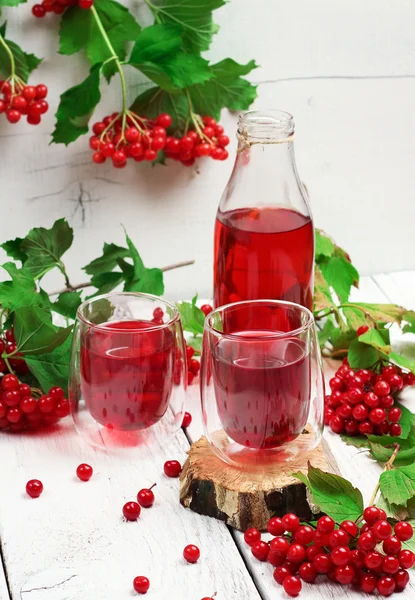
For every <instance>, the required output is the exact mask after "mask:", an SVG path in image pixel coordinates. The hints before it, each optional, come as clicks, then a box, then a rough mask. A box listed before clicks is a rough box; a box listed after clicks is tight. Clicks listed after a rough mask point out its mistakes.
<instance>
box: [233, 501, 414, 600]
mask: <svg viewBox="0 0 415 600" xmlns="http://www.w3.org/2000/svg"><path fill="white" fill-rule="evenodd" d="M363 518H364V520H365V524H364V525H363V526H361V527H360V528H359V526H358V525H357V524H356V523H355V522H354V521H343V522H342V523H340V525H339V526H338V528H336V524H335V522H334V520H333V519H332V518H331V517H329V516H324V517H321V518H320V519H319V520H318V521H317V527H316V529H313V528H312V527H311V526H310V525H301V524H300V520H299V519H298V517H297V516H296V515H294V514H292V513H289V514H286V515H285V516H283V517H282V518H279V517H273V518H272V519H270V520H269V522H268V532H269V533H270V534H271V535H272V536H275V537H273V539H272V540H271V541H270V542H269V543H267V542H265V541H263V540H261V534H260V532H259V531H258V529H254V528H251V529H248V530H247V531H246V532H245V535H244V539H245V542H246V543H247V544H248V545H249V546H251V552H252V554H253V555H254V556H255V558H257V559H258V560H261V561H268V562H269V563H271V565H272V566H273V567H275V570H274V579H275V581H276V582H277V583H279V584H282V585H283V587H284V590H285V591H286V593H287V594H288V595H289V596H298V594H299V593H300V591H301V587H302V583H301V580H302V581H305V582H307V583H314V582H315V581H316V579H317V577H318V575H326V576H327V578H328V579H329V580H330V581H337V582H338V583H340V584H342V585H348V584H353V585H354V586H355V587H357V588H358V589H360V590H362V591H363V592H366V593H372V592H374V591H375V590H377V591H378V592H379V593H380V594H382V595H383V596H390V595H391V594H392V593H393V592H394V591H395V590H396V591H401V590H403V589H404V588H405V587H406V585H407V584H408V582H409V574H408V572H407V570H408V569H411V568H412V567H413V566H414V565H415V554H414V553H413V552H412V551H411V550H405V549H402V542H407V541H408V540H409V539H411V537H412V535H413V529H412V526H411V524H410V523H408V522H406V521H400V522H398V523H396V525H395V527H394V530H393V529H392V525H390V523H388V521H387V520H386V513H385V512H384V511H383V510H382V509H380V508H377V507H375V506H369V507H368V508H366V509H365V510H364V513H363ZM380 544H382V550H383V552H382V551H381V549H380V548H379V545H380Z"/></svg>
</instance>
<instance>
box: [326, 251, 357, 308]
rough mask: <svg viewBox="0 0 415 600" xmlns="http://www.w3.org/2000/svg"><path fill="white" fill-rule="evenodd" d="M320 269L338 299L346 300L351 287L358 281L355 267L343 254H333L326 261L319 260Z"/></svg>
mask: <svg viewBox="0 0 415 600" xmlns="http://www.w3.org/2000/svg"><path fill="white" fill-rule="evenodd" d="M320 269H321V272H322V273H323V275H324V278H325V280H326V281H327V283H328V284H329V285H330V286H331V287H332V288H333V289H334V291H335V292H336V294H337V295H338V297H339V298H340V301H341V302H347V300H348V298H349V295H350V289H351V287H352V286H353V285H356V284H357V282H358V281H359V273H358V272H357V271H356V269H355V267H354V266H353V265H352V264H351V263H350V262H349V261H348V260H346V259H345V258H344V257H343V256H334V257H333V258H331V259H330V260H329V261H327V262H321V264H320Z"/></svg>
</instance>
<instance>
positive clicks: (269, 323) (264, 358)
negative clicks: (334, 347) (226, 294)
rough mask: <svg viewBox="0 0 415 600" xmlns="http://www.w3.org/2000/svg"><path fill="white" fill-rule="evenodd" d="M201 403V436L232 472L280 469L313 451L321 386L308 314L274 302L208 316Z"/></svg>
mask: <svg viewBox="0 0 415 600" xmlns="http://www.w3.org/2000/svg"><path fill="white" fill-rule="evenodd" d="M201 397H202V411H203V421H204V429H205V435H206V436H207V438H208V440H209V442H210V444H211V446H212V448H213V450H214V451H215V452H216V454H217V455H218V456H219V457H220V458H222V459H223V460H224V461H226V462H227V463H229V464H231V465H234V466H238V467H241V466H245V467H247V468H250V469H252V468H261V469H262V468H273V467H276V468H278V467H279V466H281V464H282V463H284V462H286V461H290V460H293V459H295V458H297V457H298V456H299V455H301V454H302V453H303V452H306V451H309V450H311V449H313V448H314V447H315V446H317V444H318V443H319V441H320V439H321V434H322V428H323V403H324V380H323V372H322V364H321V356H320V350H319V345H318V341H317V334H316V329H315V323H314V319H313V315H312V313H311V312H310V311H309V310H308V309H307V308H305V307H303V306H300V305H298V304H293V303H291V302H282V301H277V300H256V301H246V302H237V303H235V304H228V305H227V306H222V307H219V308H217V309H216V310H214V311H213V312H211V313H210V314H209V315H208V316H207V317H206V320H205V331H204V337H203V351H202V365H201Z"/></svg>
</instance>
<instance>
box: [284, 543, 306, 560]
mask: <svg viewBox="0 0 415 600" xmlns="http://www.w3.org/2000/svg"><path fill="white" fill-rule="evenodd" d="M305 557H306V554H305V549H304V547H303V546H302V545H301V544H291V545H290V547H289V548H288V552H287V559H288V560H289V561H291V562H294V563H300V562H303V560H304V559H305Z"/></svg>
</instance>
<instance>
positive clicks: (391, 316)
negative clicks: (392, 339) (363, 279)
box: [354, 302, 405, 323]
mask: <svg viewBox="0 0 415 600" xmlns="http://www.w3.org/2000/svg"><path fill="white" fill-rule="evenodd" d="M354 305H355V306H360V307H361V308H363V309H364V310H365V311H367V312H368V314H369V315H370V317H371V318H372V320H373V321H375V322H376V323H400V322H401V321H402V318H404V316H405V309H404V308H403V307H402V306H398V305H397V304H367V303H366V302H358V303H357V302H356V303H354Z"/></svg>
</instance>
